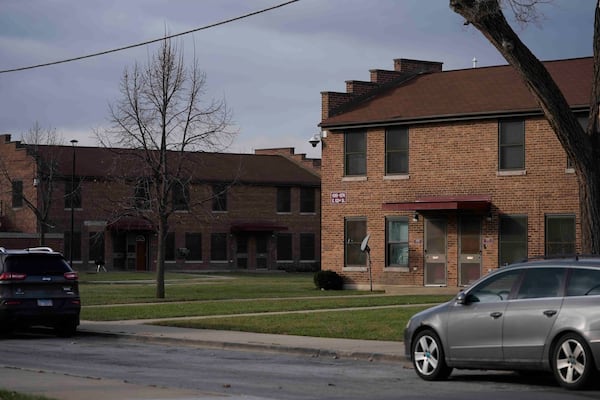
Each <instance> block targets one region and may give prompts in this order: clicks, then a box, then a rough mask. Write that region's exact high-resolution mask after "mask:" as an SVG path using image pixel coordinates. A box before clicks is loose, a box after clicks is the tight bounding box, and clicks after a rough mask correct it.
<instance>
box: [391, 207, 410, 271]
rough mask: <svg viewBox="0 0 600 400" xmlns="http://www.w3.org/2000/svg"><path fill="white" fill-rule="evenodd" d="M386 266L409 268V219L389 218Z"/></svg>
mask: <svg viewBox="0 0 600 400" xmlns="http://www.w3.org/2000/svg"><path fill="white" fill-rule="evenodd" d="M386 241H387V243H386V246H387V252H386V260H387V263H386V266H388V267H408V218H388V219H387V235H386Z"/></svg>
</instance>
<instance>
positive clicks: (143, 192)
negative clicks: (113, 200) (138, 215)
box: [133, 178, 150, 210]
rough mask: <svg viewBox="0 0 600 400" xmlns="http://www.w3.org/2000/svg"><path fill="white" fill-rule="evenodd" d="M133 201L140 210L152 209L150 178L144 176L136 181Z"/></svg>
mask: <svg viewBox="0 0 600 400" xmlns="http://www.w3.org/2000/svg"><path fill="white" fill-rule="evenodd" d="M133 201H134V206H135V208H137V209H138V210H148V209H150V182H149V180H148V179H146V178H142V179H140V180H138V181H137V182H136V184H135V190H134V194H133Z"/></svg>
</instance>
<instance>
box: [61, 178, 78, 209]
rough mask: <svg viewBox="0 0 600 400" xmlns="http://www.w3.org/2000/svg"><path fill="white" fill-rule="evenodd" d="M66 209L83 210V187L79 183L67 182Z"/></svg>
mask: <svg viewBox="0 0 600 400" xmlns="http://www.w3.org/2000/svg"><path fill="white" fill-rule="evenodd" d="M65 208H68V209H70V208H81V185H80V184H79V182H77V181H74V182H72V181H66V182H65Z"/></svg>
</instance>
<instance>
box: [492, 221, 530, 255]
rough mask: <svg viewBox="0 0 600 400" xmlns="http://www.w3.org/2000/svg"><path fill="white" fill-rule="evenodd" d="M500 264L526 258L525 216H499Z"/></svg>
mask: <svg viewBox="0 0 600 400" xmlns="http://www.w3.org/2000/svg"><path fill="white" fill-rule="evenodd" d="M499 256H500V265H507V264H511V263H514V262H517V261H521V260H524V259H526V258H527V216H525V215H502V216H500V255H499Z"/></svg>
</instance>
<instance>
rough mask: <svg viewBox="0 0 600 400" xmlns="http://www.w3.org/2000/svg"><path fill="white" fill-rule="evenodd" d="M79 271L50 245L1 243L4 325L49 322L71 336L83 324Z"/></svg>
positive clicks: (0, 323)
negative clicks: (7, 246) (9, 246)
mask: <svg viewBox="0 0 600 400" xmlns="http://www.w3.org/2000/svg"><path fill="white" fill-rule="evenodd" d="M80 310H81V300H80V298H79V283H78V276H77V272H75V271H73V269H71V267H70V266H69V264H68V263H67V262H66V260H65V259H64V257H63V256H62V254H60V253H58V252H55V251H53V250H52V249H50V248H48V247H35V248H29V249H24V250H7V249H4V248H2V247H0V329H2V330H3V331H4V332H10V331H12V330H14V329H15V328H22V327H30V326H35V325H42V326H49V327H52V328H54V329H55V330H56V333H57V334H58V335H59V336H70V335H72V334H74V333H75V331H76V330H77V326H78V325H79V313H80Z"/></svg>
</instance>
